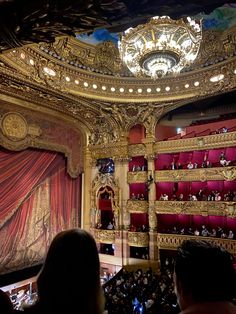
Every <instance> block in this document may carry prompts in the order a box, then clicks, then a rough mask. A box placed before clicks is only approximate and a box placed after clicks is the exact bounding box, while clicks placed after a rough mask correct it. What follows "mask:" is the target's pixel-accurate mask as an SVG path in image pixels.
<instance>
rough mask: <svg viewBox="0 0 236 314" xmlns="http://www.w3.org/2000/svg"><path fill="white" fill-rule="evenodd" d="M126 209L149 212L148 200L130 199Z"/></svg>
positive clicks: (135, 211)
mask: <svg viewBox="0 0 236 314" xmlns="http://www.w3.org/2000/svg"><path fill="white" fill-rule="evenodd" d="M126 209H127V211H129V212H130V213H147V212H148V201H145V200H128V201H127V203H126Z"/></svg>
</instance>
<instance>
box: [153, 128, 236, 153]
mask: <svg viewBox="0 0 236 314" xmlns="http://www.w3.org/2000/svg"><path fill="white" fill-rule="evenodd" d="M231 146H236V132H228V133H221V134H214V135H208V136H202V137H193V138H187V139H180V140H172V141H163V142H156V143H155V144H154V152H155V153H158V154H161V153H175V152H176V153H177V152H187V151H194V150H205V149H215V148H221V147H231Z"/></svg>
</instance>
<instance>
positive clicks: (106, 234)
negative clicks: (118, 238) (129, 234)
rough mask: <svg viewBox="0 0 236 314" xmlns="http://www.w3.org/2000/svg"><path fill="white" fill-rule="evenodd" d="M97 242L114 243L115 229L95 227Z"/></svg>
mask: <svg viewBox="0 0 236 314" xmlns="http://www.w3.org/2000/svg"><path fill="white" fill-rule="evenodd" d="M93 233H94V237H95V240H96V242H100V243H107V244H112V243H114V242H115V231H114V230H101V229H93Z"/></svg>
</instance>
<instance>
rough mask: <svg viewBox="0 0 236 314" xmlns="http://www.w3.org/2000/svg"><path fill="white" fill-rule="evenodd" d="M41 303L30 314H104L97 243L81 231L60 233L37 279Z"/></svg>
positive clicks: (73, 230) (30, 308)
mask: <svg viewBox="0 0 236 314" xmlns="http://www.w3.org/2000/svg"><path fill="white" fill-rule="evenodd" d="M37 287H38V301H37V302H36V304H34V305H32V306H30V307H28V308H25V310H24V312H25V313H29V314H56V313H77V312H78V313H86V314H102V313H103V305H104V301H103V300H104V298H103V293H102V289H101V284H100V263H99V257H98V252H97V246H96V242H95V241H94V239H93V237H92V236H91V235H90V234H89V233H88V232H86V231H84V230H81V229H71V230H67V231H62V232H60V233H59V234H58V235H57V236H56V237H55V238H54V239H53V241H52V243H51V245H50V247H49V250H48V253H47V256H46V260H45V262H44V265H43V268H42V270H41V272H40V274H39V276H38V279H37Z"/></svg>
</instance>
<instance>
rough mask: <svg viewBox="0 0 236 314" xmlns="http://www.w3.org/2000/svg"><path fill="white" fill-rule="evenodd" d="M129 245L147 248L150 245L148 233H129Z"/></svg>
mask: <svg viewBox="0 0 236 314" xmlns="http://www.w3.org/2000/svg"><path fill="white" fill-rule="evenodd" d="M128 244H129V245H130V246H136V247H147V246H148V245H149V235H148V232H130V231H129V232H128Z"/></svg>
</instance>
